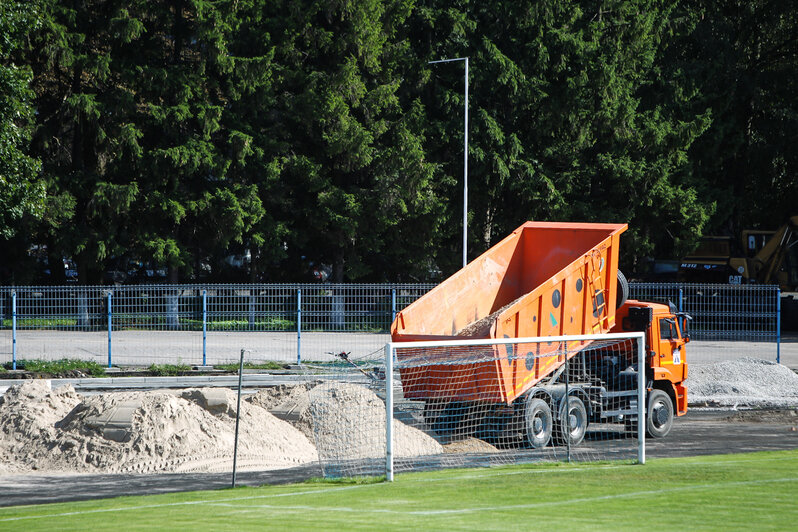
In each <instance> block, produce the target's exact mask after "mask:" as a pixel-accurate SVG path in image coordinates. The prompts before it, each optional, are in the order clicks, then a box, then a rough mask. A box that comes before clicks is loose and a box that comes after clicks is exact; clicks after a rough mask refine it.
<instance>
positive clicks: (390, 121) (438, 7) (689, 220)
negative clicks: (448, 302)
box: [0, 0, 798, 282]
mask: <svg viewBox="0 0 798 532" xmlns="http://www.w3.org/2000/svg"><path fill="white" fill-rule="evenodd" d="M796 20H798V17H796V9H795V7H794V6H793V5H792V4H791V3H789V2H788V3H779V2H770V1H767V0H757V1H754V2H741V1H739V0H727V1H724V2H707V1H706V0H683V1H682V2H667V1H664V0H611V1H598V0H590V1H584V2H578V3H576V2H561V1H556V0H539V1H531V0H500V1H498V2H491V3H484V2H483V3H479V2H467V1H465V0H457V1H454V2H452V1H447V2H443V1H441V0H366V1H353V0H340V1H335V2H329V1H322V0H299V1H287V0H216V1H211V0H177V1H166V0H155V1H145V0H133V1H125V2H123V1H121V0H75V1H69V2H67V1H65V0H36V1H35V2H32V3H18V2H11V3H9V2H6V3H3V4H2V7H0V26H2V27H0V29H1V30H3V31H2V32H0V34H2V35H3V39H2V40H0V57H2V62H0V118H1V119H2V121H0V150H1V151H0V170H2V171H1V172H0V178H2V179H3V183H2V184H3V187H2V189H0V237H2V238H5V239H6V242H7V245H6V248H7V253H6V257H12V259H6V263H7V264H10V265H11V270H12V271H11V273H10V274H9V273H8V272H5V271H4V273H3V280H6V281H7V280H9V279H12V278H13V279H20V278H21V277H20V272H21V271H22V270H23V269H26V268H27V266H25V265H23V262H22V258H23V257H25V256H27V255H28V251H29V250H31V249H35V248H37V249H43V247H42V245H43V244H44V245H45V246H44V247H46V249H47V252H48V254H49V258H50V263H51V264H52V263H54V262H57V263H60V261H61V259H62V257H71V258H74V259H75V260H76V261H77V263H78V267H79V270H80V274H79V278H80V280H81V281H82V282H99V281H101V280H103V273H104V272H106V274H107V272H109V271H113V270H128V269H130V267H131V264H136V263H138V264H145V263H146V264H147V265H148V266H150V268H152V267H164V268H168V269H169V272H170V276H171V279H172V280H178V279H200V278H207V279H213V280H267V281H295V280H307V279H310V278H313V275H314V272H315V273H316V275H318V272H319V271H324V272H325V273H326V272H327V270H328V269H329V274H330V280H334V281H344V280H348V281H359V280H363V281H365V280H368V281H383V280H393V281H399V280H425V279H430V278H434V277H435V275H437V274H438V273H444V274H448V273H450V272H452V271H454V270H455V269H456V268H458V267H459V264H460V256H461V250H460V246H461V235H462V227H461V223H462V222H461V220H462V210H461V209H462V190H463V188H462V187H463V183H462V172H463V167H462V165H463V153H462V149H463V148H462V146H463V140H464V139H463V134H464V131H463V110H464V107H465V103H466V102H465V101H464V97H465V95H464V90H463V68H462V67H463V64H462V62H455V63H442V64H435V65H430V64H428V63H429V62H430V61H432V60H437V59H441V58H455V57H466V56H467V57H469V61H470V65H471V68H470V72H469V74H470V76H469V80H468V81H469V90H470V95H469V101H468V106H469V114H470V116H469V122H470V124H469V153H468V158H469V168H468V179H469V212H468V221H469V226H468V227H469V231H468V234H469V250H470V251H469V257H470V258H474V257H475V256H476V255H477V254H479V253H480V252H481V251H483V250H484V249H486V248H487V247H488V246H490V245H491V244H493V243H495V242H496V241H497V240H498V239H499V238H501V237H503V236H504V235H505V234H507V232H509V231H510V230H512V229H514V228H515V227H517V226H518V225H519V224H520V223H522V222H524V221H525V220H528V219H535V220H573V221H598V222H625V223H628V224H629V226H630V230H629V233H628V235H627V237H626V238H625V239H624V249H623V255H622V256H623V261H624V263H625V266H626V267H634V266H635V264H636V263H638V262H639V261H641V260H642V259H643V258H644V257H647V256H657V257H679V256H681V255H683V254H684V253H686V252H687V251H689V249H690V247H691V246H692V245H693V244H694V243H695V242H696V240H697V238H698V237H699V236H700V235H702V234H704V233H706V232H709V231H718V230H721V229H726V230H735V229H738V228H740V227H741V226H747V225H761V226H763V227H764V228H767V227H768V226H775V225H778V224H779V223H780V222H781V221H782V219H783V218H786V217H787V216H789V215H790V214H795V213H794V212H793V209H794V206H795V204H796V201H798V197H796V194H798V192H797V191H798V187H796V186H795V178H794V176H795V168H796V163H798V161H796V160H795V157H796V155H795V150H793V149H791V147H792V144H793V143H794V142H793V141H794V139H795V131H796V127H795V126H796V103H795V102H796V99H795V98H794V96H793V95H794V94H795V84H796V81H795V80H796V79H798V76H796V66H797V65H796V57H797V56H798V54H796V52H797V51H798V50H796V47H797V46H798V39H796V29H797V28H796V26H795V25H796ZM38 161H41V164H39V162H38ZM45 190H46V194H45ZM242 261H243V263H244V266H246V268H245V270H246V271H245V272H244V271H243V270H240V269H236V268H233V267H231V264H241V263H242ZM52 270H53V274H52V277H51V278H50V279H49V281H50V282H63V272H60V271H56V270H59V269H58V268H55V269H52ZM105 280H109V279H107V278H106V279H105Z"/></svg>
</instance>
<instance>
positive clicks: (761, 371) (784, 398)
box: [687, 357, 798, 408]
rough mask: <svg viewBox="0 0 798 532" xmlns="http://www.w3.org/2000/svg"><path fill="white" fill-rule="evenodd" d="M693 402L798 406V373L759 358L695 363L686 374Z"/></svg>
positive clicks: (690, 398)
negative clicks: (704, 363)
mask: <svg viewBox="0 0 798 532" xmlns="http://www.w3.org/2000/svg"><path fill="white" fill-rule="evenodd" d="M687 397H688V400H689V402H690V404H691V405H695V406H700V405H702V404H708V405H716V406H732V407H734V406H742V407H771V408H789V407H795V406H798V374H796V373H795V372H793V371H792V370H791V369H789V368H788V367H786V366H782V365H781V364H776V363H775V362H770V361H767V360H761V359H757V358H748V357H746V358H741V359H739V360H734V361H725V362H717V363H714V364H706V365H703V364H702V365H698V364H693V365H691V366H690V370H689V373H688V377H687Z"/></svg>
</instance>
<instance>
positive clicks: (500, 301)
mask: <svg viewBox="0 0 798 532" xmlns="http://www.w3.org/2000/svg"><path fill="white" fill-rule="evenodd" d="M626 229H627V226H626V224H594V223H555V222H527V223H525V224H524V225H522V226H521V227H519V228H518V229H516V230H515V231H513V233H512V234H510V235H509V236H507V237H506V238H505V239H503V240H502V241H501V242H499V243H498V244H496V245H495V246H493V247H492V248H490V249H489V250H488V251H486V252H485V253H484V254H482V255H481V256H480V257H479V258H477V259H475V260H474V261H472V262H471V263H469V264H468V265H467V266H465V267H464V268H463V269H461V270H459V271H458V272H456V273H455V274H454V275H452V276H451V277H449V278H448V279H446V280H445V281H443V282H442V283H441V284H439V285H438V286H437V287H435V288H434V289H433V290H431V291H430V292H428V293H427V294H426V295H424V296H422V297H421V298H419V299H418V300H416V301H415V302H414V303H412V304H411V305H409V306H408V307H407V308H405V309H404V310H402V311H401V312H399V313H398V314H397V315H396V318H395V320H394V322H393V324H392V326H391V336H392V339H393V341H394V342H407V341H430V340H453V339H464V338H488V339H493V338H496V339H500V338H527V337H554V336H563V335H584V334H605V333H609V332H621V331H645V332H646V348H645V349H646V353H647V356H646V361H647V366H646V367H645V368H644V371H645V380H646V383H647V405H648V415H647V417H646V419H647V423H646V429H647V432H648V434H649V435H650V436H652V437H664V436H665V435H667V434H668V432H669V431H670V429H671V426H672V423H673V417H674V415H676V416H681V415H684V414H685V413H686V412H687V386H686V385H685V379H686V378H687V361H686V357H685V353H684V351H685V349H684V348H685V344H686V343H687V342H688V341H689V336H688V334H687V330H686V329H687V326H688V322H689V317H688V316H687V315H684V314H679V313H676V312H674V310H675V309H672V308H670V307H669V306H667V305H664V304H655V303H644V302H639V301H631V300H629V301H627V300H626V299H627V296H628V283H627V282H626V279H625V277H624V276H623V274H621V273H620V272H619V270H618V249H619V241H620V235H621V233H623V232H624V231H625V230H626ZM552 344H553V345H552V346H551V347H550V348H549V347H547V346H546V344H545V343H544V344H537V350H538V351H537V353H536V356H534V357H528V358H527V359H526V360H525V361H519V359H518V357H515V356H508V355H512V354H513V353H508V352H507V349H509V348H507V347H505V346H501V345H498V344H497V345H495V346H494V347H493V348H492V355H490V357H489V358H490V359H489V360H487V361H484V362H476V363H474V364H473V365H471V366H469V369H467V371H460V370H461V369H463V368H461V367H459V366H458V365H457V364H454V365H452V364H451V361H445V360H444V359H445V358H446V357H447V353H446V349H440V348H436V349H437V355H436V354H435V353H430V354H429V355H428V356H429V357H432V358H431V359H430V360H428V361H427V362H426V363H425V364H423V365H420V366H413V367H403V365H402V364H401V361H402V357H403V356H407V355H404V354H403V353H402V350H401V349H400V350H398V351H397V357H398V359H399V362H400V363H399V366H398V367H399V373H400V378H401V380H402V386H403V393H404V397H405V398H408V399H410V400H416V401H423V402H424V403H425V407H424V412H425V417H426V418H428V421H429V425H430V426H442V424H440V423H436V422H437V418H439V417H441V416H444V417H446V412H452V411H454V410H456V409H459V410H460V411H468V410H469V405H472V406H473V407H474V408H471V410H475V409H476V407H479V408H481V409H482V411H484V410H485V408H486V407H487V409H488V410H489V411H490V412H491V415H489V416H485V418H484V419H487V420H489V424H490V425H491V430H493V431H494V432H496V433H499V432H501V431H502V430H503V429H505V428H507V427H511V426H516V427H517V426H519V425H520V427H521V429H520V431H518V430H516V433H517V435H516V438H517V439H520V440H521V441H519V443H520V444H525V445H528V446H531V447H534V448H540V447H545V446H547V445H548V444H549V443H550V442H551V441H552V437H553V438H554V441H555V442H564V441H567V442H570V443H571V444H578V443H579V442H581V441H582V439H583V438H584V436H585V431H586V430H587V426H588V424H589V423H592V422H623V423H625V424H626V426H627V429H628V430H630V431H632V430H636V428H635V427H636V424H637V415H636V413H637V410H636V407H637V397H638V393H637V391H636V389H635V385H636V383H637V378H638V377H637V371H638V368H637V364H636V361H637V358H636V357H637V352H636V351H635V350H634V349H633V348H632V347H629V348H628V349H627V351H626V352H623V353H622V356H620V357H618V356H615V357H602V354H601V352H600V351H599V352H598V353H596V352H595V351H591V350H588V349H582V347H587V346H588V345H589V342H581V343H580V342H578V341H577V342H570V343H569V345H568V348H569V349H568V350H566V354H563V351H562V350H560V351H557V352H555V351H554V349H555V348H556V347H557V344H558V342H552ZM547 349H551V351H548V352H547V351H546V350H547ZM588 352H590V353H591V354H589V355H588V354H586V353H588ZM425 356H427V355H425ZM436 356H438V357H440V360H441V362H440V363H436V361H435V360H436V359H435V357H436ZM483 356H484V355H483ZM588 357H590V358H591V360H587V358H588ZM566 360H571V361H572V362H571V363H570V364H568V365H567V367H568V371H564V369H565V368H566V364H565V362H566ZM463 375H468V377H466V378H464V377H463ZM566 390H567V396H566ZM455 406H456V407H457V408H454V407H455ZM452 420H454V421H457V417H456V416H449V418H448V419H447V422H451V421H452ZM502 420H504V421H502ZM472 425H473V423H472ZM484 427H485V423H482V428H484ZM475 430H476V429H475Z"/></svg>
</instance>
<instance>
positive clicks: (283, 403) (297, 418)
mask: <svg viewBox="0 0 798 532" xmlns="http://www.w3.org/2000/svg"><path fill="white" fill-rule="evenodd" d="M249 401H251V402H252V403H253V404H260V405H263V406H265V407H267V408H269V409H279V410H280V411H281V413H288V414H289V416H288V419H290V420H291V423H292V424H293V425H294V426H295V427H296V428H297V429H299V430H300V431H302V433H303V434H305V435H306V436H308V438H310V439H311V441H315V443H316V447H317V449H318V452H319V456H321V457H322V459H324V460H350V459H360V458H378V457H382V456H385V403H384V402H383V401H382V399H380V398H379V397H378V396H377V394H375V393H374V392H373V391H371V390H369V389H368V388H367V387H365V386H362V385H358V384H347V383H338V382H333V383H323V384H318V385H315V386H312V387H311V386H308V385H299V386H293V387H277V388H272V389H266V390H261V391H259V392H258V393H257V394H255V395H254V396H253V397H251V398H250V399H249ZM442 452H443V448H442V447H441V445H440V444H439V443H438V442H437V441H435V439H433V438H432V437H430V436H428V435H427V434H425V433H424V432H422V431H420V430H418V429H415V428H413V427H410V426H408V425H405V424H404V423H402V422H401V421H398V420H395V421H394V454H395V456H397V457H411V456H420V455H429V454H440V453H442Z"/></svg>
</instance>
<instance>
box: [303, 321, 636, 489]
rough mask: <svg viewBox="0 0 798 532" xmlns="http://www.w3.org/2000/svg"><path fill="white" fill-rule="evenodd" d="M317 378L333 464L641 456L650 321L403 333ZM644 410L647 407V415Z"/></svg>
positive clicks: (323, 448) (431, 465) (341, 468)
mask: <svg viewBox="0 0 798 532" xmlns="http://www.w3.org/2000/svg"><path fill="white" fill-rule="evenodd" d="M342 355H343V356H342V358H341V360H339V363H338V364H337V365H336V366H335V367H334V368H329V367H328V369H327V371H326V372H324V376H323V379H322V374H321V373H318V372H317V373H315V377H314V378H315V379H316V380H317V382H316V383H315V385H314V386H313V387H312V388H311V389H310V393H309V399H310V408H309V412H310V413H311V417H312V425H313V434H314V437H315V440H316V445H317V449H318V452H319V458H320V461H321V465H322V469H323V471H324V474H325V476H360V475H381V474H385V475H386V476H387V478H388V479H389V480H390V479H392V478H393V474H394V472H405V471H416V470H429V469H437V468H449V467H480V466H494V465H502V464H518V463H527V462H543V461H570V462H591V461H605V460H630V461H638V462H644V461H645V446H644V442H645V440H644V437H643V428H644V427H645V423H644V422H643V423H640V424H639V423H638V418H641V417H643V416H644V414H643V413H641V411H640V409H639V408H638V406H639V405H641V404H644V400H643V398H644V397H645V374H644V373H643V374H641V373H640V372H639V371H638V368H640V367H644V366H643V364H644V340H643V334H642V333H629V334H618V335H616V334H613V335H606V334H605V335H586V336H566V337H556V338H520V339H501V340H498V339H493V340H462V341H439V342H400V343H390V344H388V345H386V347H385V350H384V352H383V353H374V354H372V355H371V356H368V357H362V358H359V359H349V358H348V357H346V356H345V354H342ZM643 419H644V418H643Z"/></svg>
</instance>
